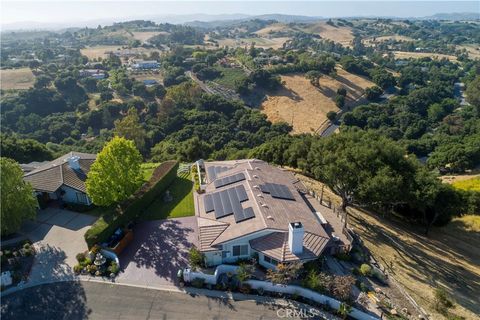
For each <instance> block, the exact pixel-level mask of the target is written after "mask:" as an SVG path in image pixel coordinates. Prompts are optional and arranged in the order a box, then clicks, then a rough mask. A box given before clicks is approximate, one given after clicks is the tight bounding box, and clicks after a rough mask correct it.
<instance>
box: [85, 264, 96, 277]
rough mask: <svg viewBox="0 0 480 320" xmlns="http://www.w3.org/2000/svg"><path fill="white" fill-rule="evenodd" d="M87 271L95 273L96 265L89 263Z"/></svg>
mask: <svg viewBox="0 0 480 320" xmlns="http://www.w3.org/2000/svg"><path fill="white" fill-rule="evenodd" d="M87 271H88V272H89V273H90V274H92V275H93V274H95V272H97V271H98V268H97V266H96V265H94V264H90V265H88V266H87Z"/></svg>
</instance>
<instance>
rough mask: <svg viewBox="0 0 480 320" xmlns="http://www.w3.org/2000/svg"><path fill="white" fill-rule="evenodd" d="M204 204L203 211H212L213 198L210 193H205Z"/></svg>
mask: <svg viewBox="0 0 480 320" xmlns="http://www.w3.org/2000/svg"><path fill="white" fill-rule="evenodd" d="M203 201H204V204H205V212H207V213H208V212H212V211H213V209H214V208H213V199H212V196H211V195H206V196H205V198H204V200H203Z"/></svg>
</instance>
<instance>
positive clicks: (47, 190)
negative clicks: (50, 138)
mask: <svg viewBox="0 0 480 320" xmlns="http://www.w3.org/2000/svg"><path fill="white" fill-rule="evenodd" d="M96 157H97V156H96V155H95V154H88V153H80V152H70V153H67V154H66V155H63V156H61V157H60V158H57V159H55V160H53V161H50V162H47V163H45V164H42V165H41V166H39V167H37V168H36V169H34V170H32V171H30V172H28V173H26V174H25V175H24V177H23V179H24V180H25V181H27V182H29V183H30V184H31V185H32V186H33V189H34V191H35V193H36V195H37V198H38V199H39V203H48V202H50V201H52V200H57V201H60V202H67V203H76V204H83V205H91V204H92V201H91V200H90V198H89V197H88V196H87V193H86V189H85V180H86V179H87V174H88V171H89V170H90V166H91V165H92V163H93V162H94V161H95V159H96Z"/></svg>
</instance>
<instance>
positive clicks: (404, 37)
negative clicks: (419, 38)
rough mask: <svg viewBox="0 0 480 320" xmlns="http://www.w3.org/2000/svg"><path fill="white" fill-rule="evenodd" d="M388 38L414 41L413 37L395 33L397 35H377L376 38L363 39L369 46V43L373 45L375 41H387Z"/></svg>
mask: <svg viewBox="0 0 480 320" xmlns="http://www.w3.org/2000/svg"><path fill="white" fill-rule="evenodd" d="M387 40H395V41H414V39H413V38H410V37H406V36H400V35H397V34H395V35H391V36H381V37H375V40H374V39H373V38H368V39H365V40H363V43H364V44H365V45H367V46H369V45H370V46H371V45H373V44H374V43H380V42H383V41H387Z"/></svg>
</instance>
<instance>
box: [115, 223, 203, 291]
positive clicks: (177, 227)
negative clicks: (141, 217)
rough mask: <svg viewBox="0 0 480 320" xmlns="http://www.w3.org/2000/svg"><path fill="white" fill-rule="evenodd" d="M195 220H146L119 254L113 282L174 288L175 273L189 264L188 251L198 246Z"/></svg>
mask: <svg viewBox="0 0 480 320" xmlns="http://www.w3.org/2000/svg"><path fill="white" fill-rule="evenodd" d="M197 229H198V227H197V218H196V217H185V218H177V219H167V220H157V221H146V222H142V223H140V224H138V225H137V226H136V227H135V229H134V238H135V239H134V240H133V242H132V243H130V244H129V245H128V246H127V248H126V249H125V251H124V252H122V253H121V254H120V257H119V258H120V264H121V270H123V271H121V272H120V274H119V275H118V277H117V279H116V282H118V283H125V284H134V285H141V286H147V287H149V286H165V285H167V286H173V285H177V284H178V282H177V278H176V275H177V271H178V270H179V269H181V268H185V267H186V266H187V265H188V250H189V248H191V246H192V245H197Z"/></svg>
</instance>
